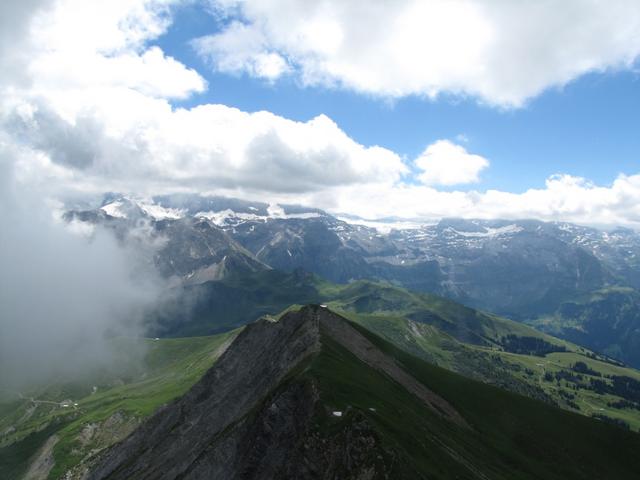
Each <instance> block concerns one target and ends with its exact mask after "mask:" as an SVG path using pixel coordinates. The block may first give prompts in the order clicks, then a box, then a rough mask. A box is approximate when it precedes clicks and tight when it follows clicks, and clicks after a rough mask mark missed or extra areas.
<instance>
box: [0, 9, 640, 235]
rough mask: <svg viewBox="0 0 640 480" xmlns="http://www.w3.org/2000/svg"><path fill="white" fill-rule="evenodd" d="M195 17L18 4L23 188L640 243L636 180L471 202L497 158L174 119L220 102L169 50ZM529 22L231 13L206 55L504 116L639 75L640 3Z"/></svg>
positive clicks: (2, 91) (6, 109)
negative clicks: (162, 196) (165, 37)
mask: <svg viewBox="0 0 640 480" xmlns="http://www.w3.org/2000/svg"><path fill="white" fill-rule="evenodd" d="M181 4H182V2H180V1H179V0H171V1H170V0H118V1H117V2H98V1H87V0H83V1H80V0H50V1H44V0H43V1H40V2H37V1H35V0H31V3H30V4H29V8H24V7H23V4H22V3H18V2H5V3H3V5H2V6H1V7H0V8H2V9H3V10H2V12H1V13H2V15H0V18H2V20H1V21H2V22H4V23H3V25H5V24H6V26H8V27H9V26H10V27H11V35H12V37H11V42H10V40H9V38H8V36H6V35H4V34H0V35H2V36H1V37H0V39H1V40H2V42H3V43H2V45H1V46H0V54H1V57H0V64H1V65H9V64H12V62H13V61H14V60H16V56H18V57H19V60H20V64H21V66H22V68H20V69H19V71H17V70H16V71H14V72H13V73H11V74H9V73H8V74H7V75H3V76H2V78H1V79H0V107H1V108H0V131H2V132H4V137H3V138H4V140H3V141H4V142H5V145H8V146H11V145H13V146H17V147H19V148H20V150H21V151H22V152H23V154H22V155H20V157H19V158H18V159H17V160H16V162H15V164H14V168H15V178H16V182H17V184H25V185H29V186H30V188H34V189H38V191H40V192H41V194H42V195H43V196H54V197H56V196H58V197H60V196H63V197H64V196H68V195H71V194H73V193H78V192H86V193H100V192H103V191H105V190H111V191H123V192H131V193H135V194H142V195H145V194H158V193H162V192H175V191H196V192H200V193H215V194H219V195H230V196H238V197H243V198H250V199H260V200H265V201H270V202H277V201H281V202H287V203H307V204H309V205H312V206H317V207H321V208H325V209H328V210H330V211H332V212H340V213H351V214H357V215H361V216H364V217H367V218H380V217H388V216H395V217H405V218H413V219H429V220H431V219H434V218H438V217H440V216H465V217H482V218H491V217H493V218H495V217H510V218H513V217H533V218H539V219H546V220H559V219H562V220H570V221H575V222H578V223H586V224H594V223H597V224H599V225H616V224H621V225H627V226H635V227H637V226H640V220H639V219H638V216H637V207H636V206H635V205H637V204H640V191H639V190H638V180H637V178H638V176H637V175H620V176H619V177H618V178H616V179H613V182H612V184H610V185H600V186H596V185H593V184H591V183H590V182H589V181H588V180H587V179H582V178H577V177H574V176H571V175H570V174H560V175H553V176H550V177H549V178H548V179H547V181H546V184H545V185H544V187H541V188H538V189H531V190H528V191H525V192H522V193H512V192H501V191H494V190H489V191H482V190H479V191H473V190H456V189H460V188H462V187H465V188H468V187H469V185H471V186H473V184H474V183H476V182H479V181H480V180H481V179H482V176H483V175H484V174H485V172H486V171H487V169H490V166H489V165H490V162H491V160H492V159H491V158H486V157H485V156H483V154H482V152H476V151H474V149H473V147H472V146H471V145H469V144H467V143H465V145H464V146H462V145H460V144H457V143H456V140H455V139H440V140H439V141H437V142H434V143H432V144H430V145H428V144H425V145H424V151H423V153H422V154H421V155H419V156H418V157H417V158H406V157H404V156H402V155H401V154H399V153H398V152H394V151H392V150H390V149H387V148H383V147H380V146H376V145H363V144H361V143H359V142H358V141H356V140H355V139H353V138H351V137H350V136H349V135H348V133H346V132H345V131H343V130H342V129H341V128H340V126H339V125H337V124H336V123H335V122H334V121H333V120H332V119H331V118H329V117H327V116H326V115H322V114H321V115H318V116H316V117H315V118H310V119H308V120H306V121H294V120H290V119H287V118H284V117H281V116H278V115H275V114H273V113H270V112H251V113H250V112H244V111H241V110H239V109H236V108H233V107H232V106H227V105H214V104H201V105H197V106H194V107H192V108H176V107H175V106H173V104H172V101H174V100H176V99H184V98H189V97H190V96H193V95H195V94H197V93H199V92H202V91H204V90H205V89H206V88H208V86H207V83H206V81H205V80H204V78H203V77H202V76H201V75H200V73H198V72H196V71H195V70H193V69H192V68H189V67H187V66H185V65H184V64H182V63H181V62H180V61H179V60H178V59H175V58H172V57H170V56H167V55H166V53H164V52H163V51H162V50H161V49H160V48H159V47H157V46H153V42H154V40H155V39H157V38H158V37H159V36H161V35H162V34H163V33H164V32H165V31H166V30H167V28H168V27H169V25H170V23H171V21H172V15H173V12H174V11H175V10H176V9H178V8H180V6H181ZM24 5H26V4H24ZM514 5H515V4H514V3H513V2H502V1H491V2H489V1H487V2H482V1H474V2H470V1H460V2H440V1H432V2H412V1H401V2H384V3H377V4H371V3H370V2H366V8H365V4H364V3H362V4H361V3H359V2H357V1H354V2H346V3H345V2H340V3H334V2H332V1H326V2H320V3H317V2H311V3H305V2H302V3H300V2H285V1H282V2H275V1H267V2H259V3H258V2H255V3H254V2H251V1H246V2H232V1H229V2H216V3H215V4H214V5H213V7H214V8H215V9H217V11H218V13H219V14H220V13H221V14H222V15H231V17H230V18H229V21H228V22H227V27H226V28H225V29H224V30H223V31H221V32H218V33H216V34H214V35H212V36H208V37H204V38H201V39H198V40H196V41H195V45H196V46H197V48H198V50H199V51H200V53H201V54H202V55H204V56H206V57H207V58H208V59H209V61H210V62H212V65H213V66H214V67H215V68H219V69H221V70H224V71H229V72H236V71H246V72H248V73H249V74H251V75H256V76H262V77H265V78H267V79H270V80H272V81H275V80H277V78H278V77H280V76H282V75H296V76H299V78H300V79H301V81H303V83H307V84H309V85H316V84H323V85H324V84H326V85H329V84H331V85H336V86H340V85H343V86H347V87H349V88H352V89H355V90H357V91H363V92H367V93H374V94H376V95H377V94H380V95H391V96H402V95H405V94H420V95H438V94H440V93H443V92H446V93H450V94H462V95H472V96H475V97H477V98H479V99H481V101H485V102H488V103H491V104H496V105H501V106H514V105H520V104H522V102H524V101H526V99H527V98H529V97H531V96H532V95H536V94H537V93H539V92H540V91H541V90H543V89H545V88H548V87H549V86H552V85H559V84H562V83H565V82H567V81H570V80H571V79H572V78H575V77H576V76H578V75H581V74H583V73H584V72H586V71H591V70H594V69H595V70H602V69H607V68H618V67H620V68H622V67H625V68H626V67H628V66H629V65H630V63H631V62H632V61H633V59H634V58H635V57H636V55H637V51H638V48H640V47H639V46H638V36H637V35H635V33H634V32H637V31H640V30H639V29H637V28H636V26H637V21H638V7H637V3H636V2H625V1H623V0H621V1H618V2H607V4H606V7H607V8H605V7H604V5H605V4H604V3H602V2H595V1H594V2H576V1H573V0H570V1H567V2H562V4H561V5H558V4H557V3H555V2H554V3H553V4H551V3H550V2H524V3H522V2H519V3H518V7H516V6H514ZM283 11H287V12H288V13H287V15H281V12H283ZM305 12H307V13H305ZM303 14H304V15H303ZM354 18H357V19H358V21H357V22H352V21H351V20H353V19H354ZM285 19H286V24H285V23H283V22H285ZM441 25H447V26H448V27H447V29H444V28H442V27H441ZM428 26H431V28H426V27H428ZM347 27H349V28H347ZM462 32H465V35H462ZM467 33H468V34H467ZM9 43H11V45H12V46H14V47H15V48H9ZM558 46H560V47H558ZM552 47H553V48H552ZM463 60H464V61H463ZM389 62H391V63H389ZM383 66H384V68H383ZM367 82H368V83H367ZM426 133H427V132H425V134H426ZM458 141H463V140H462V139H458ZM549 173H550V174H552V173H554V172H549ZM442 186H446V187H447V189H446V190H442V189H440V188H441V187H442Z"/></svg>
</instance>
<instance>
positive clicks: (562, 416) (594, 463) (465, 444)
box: [306, 329, 640, 480]
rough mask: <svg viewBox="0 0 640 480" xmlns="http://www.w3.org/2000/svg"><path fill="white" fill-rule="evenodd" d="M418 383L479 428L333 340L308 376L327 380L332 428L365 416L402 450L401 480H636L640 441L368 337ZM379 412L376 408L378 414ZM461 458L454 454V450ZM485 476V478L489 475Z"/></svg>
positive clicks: (323, 387)
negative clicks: (444, 412) (446, 413)
mask: <svg viewBox="0 0 640 480" xmlns="http://www.w3.org/2000/svg"><path fill="white" fill-rule="evenodd" d="M362 332H363V333H364V334H365V335H367V336H368V337H369V338H370V339H371V340H372V341H373V342H374V343H376V344H377V345H378V346H379V347H380V348H381V349H383V350H384V351H385V352H387V353H388V354H390V355H392V356H393V357H395V358H396V359H397V361H398V362H399V363H400V364H401V365H402V366H403V367H405V368H406V370H407V371H410V372H411V373H412V374H413V375H414V377H415V378H417V379H418V380H419V381H421V382H422V383H423V384H425V385H426V386H428V387H429V388H430V389H432V390H433V391H435V392H436V393H438V394H440V395H441V396H443V397H444V398H446V399H448V400H449V401H450V402H451V403H452V404H453V405H454V406H455V407H456V408H457V409H458V410H459V411H460V412H461V413H462V415H463V416H464V417H465V418H466V419H467V421H468V422H469V423H470V424H471V425H472V427H473V431H469V430H466V429H462V428H460V427H457V426H455V425H453V424H451V423H449V422H447V421H445V420H443V419H441V418H440V417H438V416H437V415H435V414H434V413H433V412H431V411H430V410H429V409H427V408H426V407H425V406H424V405H423V404H422V403H421V402H420V401H419V400H417V399H416V398H415V397H413V396H412V395H411V394H409V393H408V392H407V391H406V390H404V389H403V388H402V387H400V386H399V385H398V384H396V383H395V382H393V381H392V380H390V379H389V378H388V377H386V376H384V375H382V374H379V373H378V372H376V371H374V370H372V369H370V368H369V367H367V366H366V365H364V364H363V363H361V362H360V361H359V360H358V359H356V358H355V357H354V356H353V355H352V354H351V353H350V352H348V351H346V350H345V349H344V348H343V347H341V346H340V345H338V344H337V343H336V342H333V341H331V340H330V339H326V338H325V339H324V340H323V344H324V348H323V350H322V352H321V354H320V355H318V357H316V359H315V360H314V361H313V362H312V364H311V366H310V368H309V370H308V371H307V373H306V374H307V375H310V376H312V377H314V378H316V379H318V381H319V382H320V385H321V392H322V393H321V398H322V399H323V401H324V402H325V403H326V404H327V406H328V410H329V411H330V410H333V409H335V410H342V411H345V412H346V414H345V416H343V417H341V418H339V419H336V418H333V417H329V416H326V417H325V418H323V419H321V420H320V422H321V424H325V423H327V422H329V423H331V422H333V423H336V424H338V425H339V424H340V423H343V422H348V421H349V419H350V417H351V415H354V414H355V413H356V412H357V413H358V414H360V415H365V416H366V417H367V418H368V419H369V420H370V421H371V422H372V423H373V424H374V425H375V426H376V428H377V430H378V431H379V432H380V435H381V437H382V439H383V440H384V442H385V443H386V444H387V446H388V447H390V448H393V449H394V450H396V451H398V452H401V455H402V457H403V458H402V459H401V460H400V462H399V464H398V466H397V467H398V472H396V478H419V476H420V477H422V478H443V479H444V478H491V479H512V478H518V479H529V478H530V479H534V478H545V479H558V480H560V479H574V478H575V479H591V478H618V479H626V478H638V475H640V465H638V464H637V462H636V461H635V452H636V451H637V449H638V448H640V436H638V435H636V434H632V433H629V432H624V431H622V430H619V429H617V428H615V427H613V426H610V425H607V424H605V423H602V422H598V421H594V420H591V419H588V418H585V417H582V416H579V415H575V414H572V413H570V412H566V411H563V410H560V409H557V408H554V407H551V406H548V405H546V404H544V403H541V402H536V401H534V400H531V399H529V398H526V397H522V396H519V395H515V394H511V393H509V392H505V391H503V390H500V389H496V388H494V387H491V386H488V385H485V384H482V383H479V382H475V381H472V380H469V379H467V378H464V377H462V376H459V375H456V374H454V373H452V372H449V371H447V370H444V369H441V368H438V367H436V366H433V365H430V364H428V363H426V362H424V361H422V360H420V359H417V358H416V357H413V356H411V355H408V354H407V353H405V352H403V351H401V350H400V349H398V348H396V347H394V346H393V345H391V344H390V343H388V342H386V341H384V340H382V339H380V338H379V337H376V336H375V335H372V334H370V333H368V332H367V331H366V330H364V329H363V330H362ZM371 409H374V411H372V410H371ZM452 452H455V453H452ZM482 475H484V477H483V476H482Z"/></svg>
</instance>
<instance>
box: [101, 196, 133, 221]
mask: <svg viewBox="0 0 640 480" xmlns="http://www.w3.org/2000/svg"><path fill="white" fill-rule="evenodd" d="M122 206H123V203H122V202H121V201H120V200H118V201H115V202H113V203H110V204H108V205H104V206H103V207H100V210H102V211H103V212H104V213H106V214H107V215H109V216H111V217H114V218H127V214H126V213H124V212H123V211H122Z"/></svg>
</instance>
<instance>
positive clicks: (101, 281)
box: [0, 149, 163, 389]
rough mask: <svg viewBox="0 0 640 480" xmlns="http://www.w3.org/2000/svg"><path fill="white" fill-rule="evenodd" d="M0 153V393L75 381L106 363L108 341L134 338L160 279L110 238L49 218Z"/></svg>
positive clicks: (47, 206) (8, 154)
mask: <svg viewBox="0 0 640 480" xmlns="http://www.w3.org/2000/svg"><path fill="white" fill-rule="evenodd" d="M12 153H13V152H11V151H10V150H8V149H2V150H0V156H1V157H0V169H1V172H0V182H2V184H1V185H0V223H1V224H2V226H3V227H2V229H0V265H2V268H1V269H0V304H1V305H2V315H0V388H5V389H6V388H21V387H23V386H28V385H32V384H34V383H39V382H43V381H49V380H50V379H52V378H57V377H58V376H71V377H74V376H77V375H79V374H81V373H82V372H84V371H87V370H88V369H91V368H95V367H98V366H108V365H109V364H111V363H112V361H113V360H114V359H113V357H112V352H111V351H110V349H109V347H108V343H107V341H106V340H107V339H108V337H113V336H118V335H124V336H132V335H140V334H142V332H143V327H142V321H143V319H144V315H145V312H147V311H148V309H150V308H152V307H153V308H156V305H157V302H158V300H159V293H160V292H161V291H162V289H163V287H162V280H161V277H160V276H159V275H158V274H157V272H156V271H155V269H154V268H150V266H149V265H147V264H144V263H142V262H140V260H139V257H138V256H137V255H136V252H135V251H134V250H133V249H131V248H129V247H128V246H124V245H122V244H119V243H118V242H117V241H116V238H115V237H114V235H113V234H112V233H111V232H110V231H107V230H105V229H103V228H100V227H99V228H97V229H96V230H95V232H94V234H93V235H92V236H91V238H87V237H84V236H82V235H78V234H76V233H73V232H72V231H71V230H70V229H69V228H68V225H67V224H66V223H65V222H63V221H61V220H56V219H55V218H54V217H53V215H52V209H51V205H50V204H45V203H44V199H43V198H42V197H41V196H40V195H38V194H37V192H36V191H34V190H30V185H29V184H26V185H24V184H23V185H22V186H21V187H17V186H16V184H15V183H14V182H13V176H14V171H13V156H12Z"/></svg>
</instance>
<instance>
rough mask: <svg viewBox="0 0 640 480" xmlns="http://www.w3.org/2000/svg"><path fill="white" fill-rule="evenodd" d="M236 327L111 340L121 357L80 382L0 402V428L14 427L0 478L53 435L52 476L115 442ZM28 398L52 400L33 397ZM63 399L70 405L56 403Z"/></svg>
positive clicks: (177, 390) (185, 385) (15, 472)
mask: <svg viewBox="0 0 640 480" xmlns="http://www.w3.org/2000/svg"><path fill="white" fill-rule="evenodd" d="M236 333H237V331H233V332H229V333H225V334H221V335H217V336H213V337H196V338H177V339H159V340H152V339H143V340H132V339H123V338H121V339H115V340H114V341H113V349H114V351H115V352H116V353H117V354H118V355H119V358H120V359H121V361H120V362H118V364H117V365H116V366H113V367H112V369H110V370H108V371H99V372H94V376H91V377H89V378H85V379H84V380H83V381H75V382H73V383H60V384H52V385H51V386H49V387H46V388H41V389H39V390H37V391H32V392H23V393H22V395H23V396H24V397H26V398H25V399H22V400H17V401H16V400H15V399H14V400H11V401H8V402H5V403H2V404H0V405H2V408H3V415H2V416H1V417H0V426H1V427H0V428H1V429H2V430H3V431H10V430H12V429H14V431H12V432H11V433H9V434H8V435H5V436H4V437H3V439H2V440H3V445H4V447H3V448H0V478H19V475H20V474H22V472H24V470H25V469H26V467H27V463H28V460H29V459H30V458H31V457H32V455H33V454H34V453H35V452H37V451H38V449H39V448H40V447H41V446H42V445H43V444H44V442H45V441H46V439H47V438H48V437H49V436H50V435H52V434H53V433H55V434H56V435H57V436H58V438H59V440H58V442H57V443H56V445H55V447H54V449H53V455H54V459H55V466H54V467H53V469H52V470H51V472H50V475H49V478H52V479H55V478H58V477H59V476H60V475H62V474H63V473H64V472H66V471H67V470H68V469H69V468H71V467H72V466H73V465H75V464H77V463H78V462H80V461H81V460H82V459H84V458H85V457H86V456H87V455H88V454H89V453H90V452H92V451H96V450H99V449H102V448H104V447H106V446H108V445H110V444H111V443H113V442H114V441H117V440H119V439H120V438H122V437H123V436H124V435H126V434H127V433H128V432H129V431H130V430H131V429H133V428H135V426H136V425H137V424H138V423H139V422H140V421H141V420H142V419H143V418H144V417H146V416H148V415H150V414H151V413H153V412H154V411H155V410H156V409H157V408H158V407H159V406H160V405H162V404H165V403H167V402H169V401H171V400H172V399H174V398H176V397H179V396H180V395H182V394H183V393H184V392H185V391H187V390H188V389H189V388H190V387H191V386H192V385H193V384H194V383H195V382H196V381H197V380H198V379H200V377H201V376H202V374H203V373H204V372H205V371H206V370H208V369H209V368H210V367H211V365H212V364H213V363H214V362H215V360H216V358H217V357H218V355H219V353H220V351H221V347H222V346H223V345H225V344H228V342H230V341H231V340H232V338H233V337H234V336H235V335H236ZM140 352H143V353H142V354H140ZM29 398H33V400H34V401H35V402H42V401H46V402H51V403H34V401H32V400H29ZM67 399H70V400H72V402H73V403H75V404H77V405H76V406H70V407H63V406H61V405H60V404H57V405H56V404H55V403H56V402H63V401H64V400H67ZM88 425H89V426H90V427H88ZM91 426H95V427H91ZM9 460H11V461H9Z"/></svg>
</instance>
